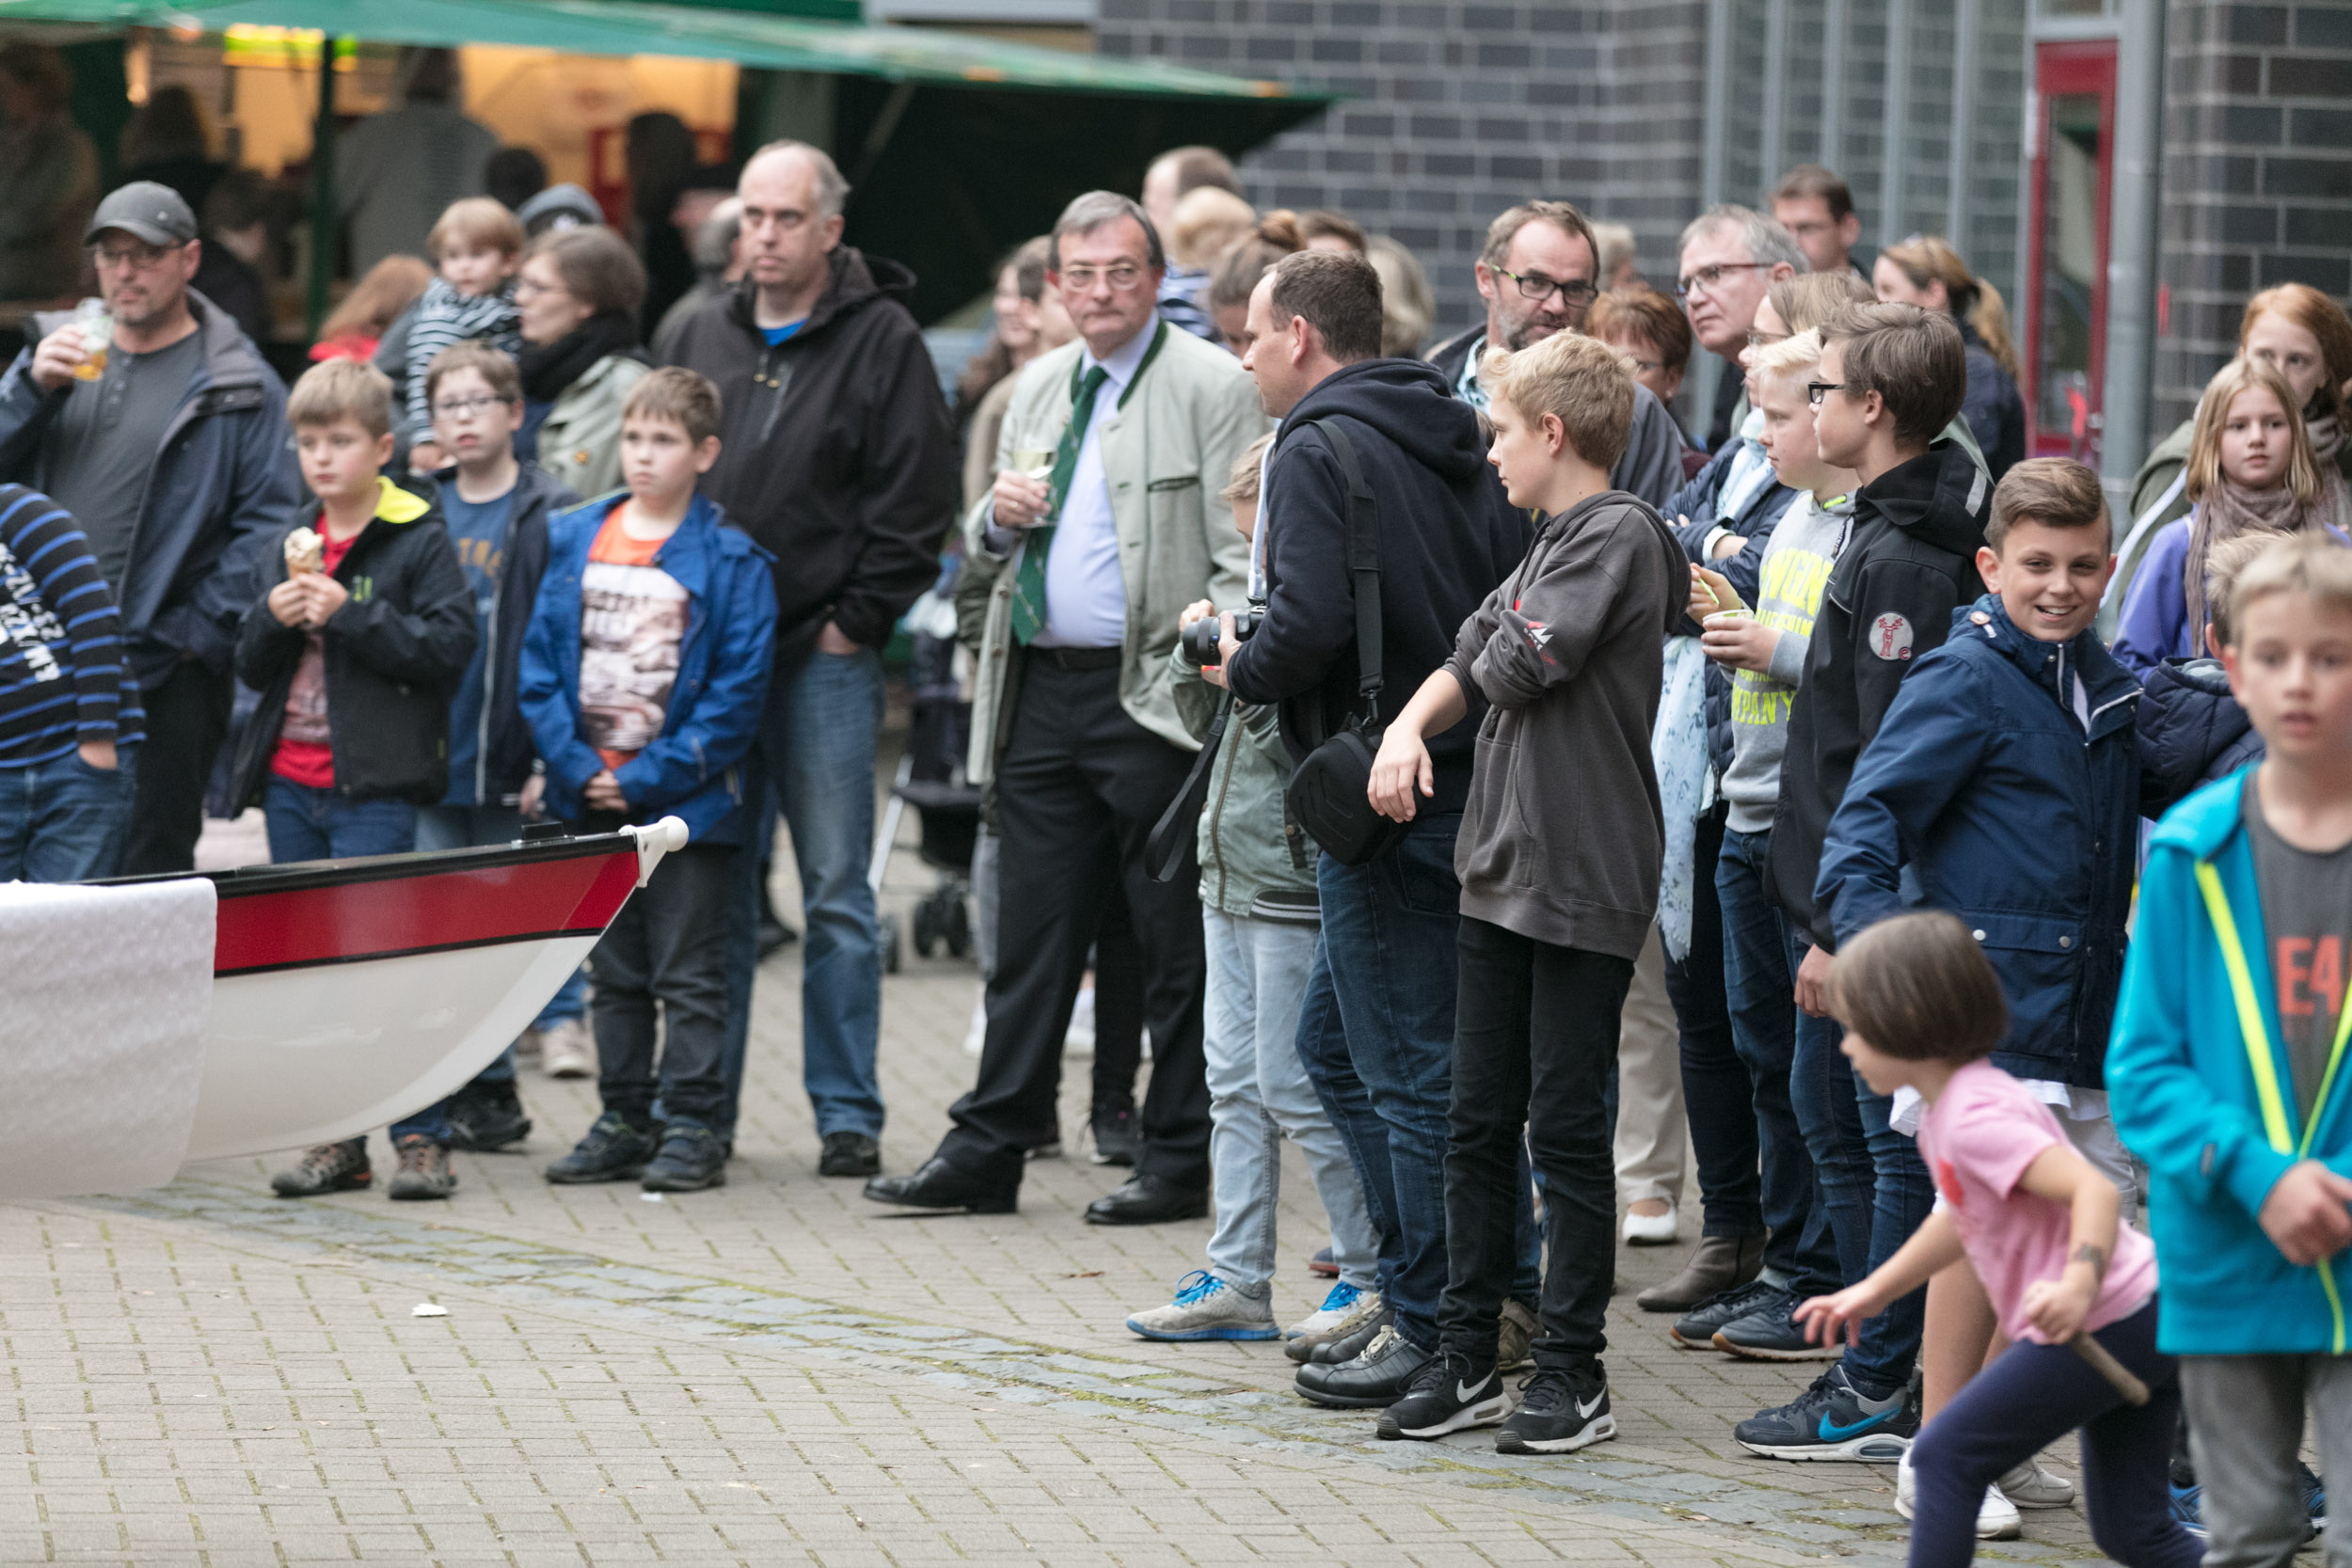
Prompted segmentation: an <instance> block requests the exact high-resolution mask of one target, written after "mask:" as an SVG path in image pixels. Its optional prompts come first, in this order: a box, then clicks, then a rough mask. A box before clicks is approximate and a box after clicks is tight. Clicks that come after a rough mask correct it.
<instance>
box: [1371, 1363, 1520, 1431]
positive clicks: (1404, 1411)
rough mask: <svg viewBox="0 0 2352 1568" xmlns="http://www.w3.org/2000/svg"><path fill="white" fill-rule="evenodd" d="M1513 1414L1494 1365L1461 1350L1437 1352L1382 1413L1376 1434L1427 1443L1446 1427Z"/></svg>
mask: <svg viewBox="0 0 2352 1568" xmlns="http://www.w3.org/2000/svg"><path fill="white" fill-rule="evenodd" d="M1510 1413H1511V1396H1510V1395H1508V1394H1506V1393H1504V1392H1503V1391H1502V1378H1500V1377H1498V1376H1496V1375H1495V1370H1494V1369H1493V1368H1492V1367H1479V1366H1473V1365H1472V1364H1471V1362H1470V1357H1469V1356H1467V1355H1464V1354H1461V1353H1460V1352H1459V1351H1446V1352H1440V1353H1439V1354H1436V1355H1433V1356H1431V1357H1430V1358H1429V1359H1428V1360H1427V1361H1425V1362H1423V1363H1422V1369H1421V1370H1420V1371H1417V1372H1415V1373H1414V1374H1413V1382H1412V1386H1411V1391H1410V1392H1408V1393H1407V1394H1406V1396H1405V1397H1404V1398H1403V1399H1401V1400H1399V1401H1397V1402H1395V1403H1394V1404H1392V1405H1391V1406H1389V1408H1388V1409H1386V1410H1384V1411H1382V1412H1381V1413H1380V1435H1381V1436H1383V1437H1385V1438H1389V1439H1391V1441H1393V1440H1394V1439H1396V1438H1399V1437H1412V1438H1417V1439H1420V1440H1422V1441H1423V1442H1426V1441H1427V1440H1428V1439H1430V1438H1432V1437H1443V1436H1444V1435H1445V1434H1446V1433H1449V1432H1461V1431H1465V1430H1467V1429H1468V1428H1470V1427H1487V1426H1492V1425H1494V1424H1495V1423H1496V1422H1497V1421H1499V1420H1501V1419H1502V1418H1503V1417H1505V1416H1507V1415H1509V1414H1510Z"/></svg>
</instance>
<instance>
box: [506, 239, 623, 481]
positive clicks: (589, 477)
mask: <svg viewBox="0 0 2352 1568" xmlns="http://www.w3.org/2000/svg"><path fill="white" fill-rule="evenodd" d="M644 302H645V268H644V262H642V261H638V260H637V253H636V252H635V251H633V250H631V249H630V248H629V247H628V241H626V240H624V239H622V238H621V237H620V236H619V235H618V234H615V233H614V232H612V230H610V229H606V228H604V227H602V226H601V225H590V226H583V227H581V228H579V229H559V230H554V231H552V232H550V233H547V234H542V235H540V236H539V237H538V238H537V239H535V240H533V241H532V242H531V247H530V248H529V249H528V250H526V251H524V252H523V265H522V273H521V276H520V277H518V278H517V279H516V284H515V307H516V309H517V310H519V311H520V312H521V313H522V330H523V352H522V356H521V362H522V376H523V409H524V415H523V430H524V438H525V439H528V438H529V437H530V436H532V433H533V432H535V433H536V436H537V455H536V457H535V458H534V461H535V462H537V464H538V465H539V467H540V469H541V470H542V471H543V472H545V473H546V474H547V475H548V477H549V478H550V479H553V480H554V481H555V482H556V483H559V484H561V485H563V486H564V487H565V488H566V489H569V490H571V491H573V492H574V493H576V494H579V495H582V496H600V495H603V494H604V493H605V492H606V491H608V490H613V489H617V488H619V486H620V483H621V404H624V403H626V402H628V393H629V388H632V387H634V386H636V385H637V383H638V382H639V381H641V380H643V379H644V376H645V373H646V371H647V369H648V368H649V367H648V366H647V365H646V363H645V352H644V349H642V348H640V347H639V346H638V344H637V312H638V309H639V307H641V306H643V305H644ZM517 444H518V445H519V444H520V443H519V442H518V443H517Z"/></svg>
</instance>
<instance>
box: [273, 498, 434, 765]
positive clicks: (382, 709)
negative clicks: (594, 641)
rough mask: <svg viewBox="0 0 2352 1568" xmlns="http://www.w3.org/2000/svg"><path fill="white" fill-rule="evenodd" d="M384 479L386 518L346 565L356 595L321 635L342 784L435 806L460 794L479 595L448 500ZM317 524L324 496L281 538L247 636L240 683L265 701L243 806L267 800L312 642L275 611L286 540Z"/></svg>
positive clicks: (342, 578)
mask: <svg viewBox="0 0 2352 1568" xmlns="http://www.w3.org/2000/svg"><path fill="white" fill-rule="evenodd" d="M376 483H377V485H378V494H377V498H376V504H375V515H374V517H373V519H372V520H371V521H370V522H369V524H368V526H367V527H366V528H364V529H362V530H360V531H359V536H358V538H357V539H355V540H353V541H352V542H351V548H350V549H349V550H347V551H346V552H344V555H343V558H342V560H341V561H340V562H336V565H335V574H334V575H335V580H336V581H337V582H340V583H342V585H343V586H344V588H346V589H348V590H349V591H350V594H351V598H350V600H349V602H347V603H346V604H344V606H343V607H342V609H341V610H337V611H335V613H334V615H333V616H331V617H330V618H329V619H328V620H327V623H326V626H323V627H321V628H320V631H319V638H320V642H321V645H322V649H323V652H324V653H325V656H326V722H327V729H328V734H329V738H330V744H331V745H332V747H333V750H334V752H335V785H334V788H335V793H336V794H337V795H340V796H342V797H343V798H344V799H345V800H410V801H414V802H415V803H416V804H418V805H421V806H429V805H432V804H434V803H435V802H437V800H440V799H441V797H442V796H444V795H446V794H447V793H448V792H449V696H450V692H451V691H452V690H453V689H454V688H455V687H456V685H457V683H458V681H460V680H461V679H463V678H464V676H465V673H466V665H467V663H468V662H469V660H471V659H472V657H473V650H474V643H475V640H476V637H477V635H478V634H477V633H476V631H475V629H474V620H475V615H474V607H473V589H472V588H471V587H470V586H469V585H468V583H467V581H466V570H465V568H464V567H463V566H461V565H459V564H458V562H457V551H456V548H455V546H452V545H451V544H450V541H449V531H448V529H446V528H445V527H443V526H442V523H441V509H440V506H439V505H438V503H437V502H436V501H434V500H433V499H430V498H428V497H424V496H420V495H418V494H417V493H415V492H414V491H411V490H405V489H403V488H402V487H401V486H400V485H398V484H396V483H393V482H392V481H391V480H390V479H389V478H387V479H379V480H378V481H377V482H376ZM318 520H319V503H318V502H317V501H316V500H313V501H311V502H310V504H309V505H307V506H305V507H304V508H303V509H302V517H301V520H300V523H299V524H298V525H289V526H288V527H287V528H286V529H285V530H283V531H280V532H278V533H277V534H275V535H273V536H271V537H270V539H269V540H268V549H267V552H266V554H265V555H264V556H263V557H262V560H263V562H264V564H263V566H262V596H261V597H260V598H258V599H256V600H254V602H253V607H252V609H250V610H247V611H246V617H245V625H244V626H243V627H242V628H241V629H240V631H239V633H238V636H237V676H238V678H239V679H240V680H243V681H244V682H245V683H246V685H247V686H250V687H252V688H253V689H255V690H257V691H259V692H260V693H261V694H262V701H261V705H260V706H258V707H256V708H255V709H254V711H253V717H252V719H251V720H250V721H247V722H246V727H245V734H244V735H243V736H240V737H239V739H238V742H237V767H236V782H235V786H234V789H233V791H232V793H231V796H230V799H231V800H234V801H235V802H236V804H237V805H238V807H239V808H240V809H242V808H244V807H246V806H252V805H258V804H260V803H261V800H262V790H263V788H264V786H265V785H266V784H268V783H269V777H270V770H269V769H270V759H271V758H272V757H273V756H274V755H275V754H276V752H277V751H278V731H279V729H280V728H281V727H282V726H283V725H284V724H285V721H286V695H287V692H288V691H289V690H290V689H292V687H293V685H294V671H295V670H296V669H297V668H298V667H299V666H300V665H301V663H302V653H303V649H304V647H305V645H306V644H307V643H308V641H309V634H308V633H307V632H305V631H303V630H302V629H301V628H300V627H298V626H287V625H285V624H284V623H283V622H281V621H279V620H278V617H277V616H275V615H273V614H271V613H270V608H269V593H270V590H271V589H274V588H276V587H277V586H278V584H279V583H281V582H283V581H285V580H286V550H285V541H286V535H287V534H289V533H292V532H293V531H294V527H295V526H306V527H316V526H317V525H318Z"/></svg>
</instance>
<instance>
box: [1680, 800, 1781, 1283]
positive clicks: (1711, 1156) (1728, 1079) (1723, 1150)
mask: <svg viewBox="0 0 2352 1568" xmlns="http://www.w3.org/2000/svg"><path fill="white" fill-rule="evenodd" d="M1726 812H1727V808H1725V807H1724V806H1722V805H1720V804H1719V805H1717V806H1716V808H1715V809H1714V810H1713V811H1712V812H1710V813H1708V815H1707V816H1702V817H1700V818H1699V827H1698V844H1697V862H1698V863H1697V867H1696V874H1695V876H1694V877H1693V879H1692V899H1691V950H1690V952H1689V953H1688V954H1686V955H1684V957H1683V958H1682V960H1681V962H1679V963H1677V962H1676V961H1675V957H1674V955H1673V954H1672V953H1669V954H1667V955H1666V996H1667V999H1668V1000H1669V1001H1671V1002H1672V1003H1673V1004H1674V1009H1675V1026H1676V1028H1677V1031H1679V1033H1680V1034H1681V1037H1682V1103H1683V1109H1684V1110H1685V1112H1686V1113H1687V1114H1688V1115H1689V1117H1690V1119H1691V1151H1692V1155H1693V1156H1695V1161H1694V1163H1695V1164H1697V1166H1698V1173H1699V1205H1700V1209H1701V1212H1702V1214H1703V1216H1704V1217H1703V1219H1702V1221H1701V1224H1700V1227H1699V1233H1700V1234H1701V1235H1703V1236H1756V1235H1761V1234H1762V1233H1763V1230H1764V1203H1763V1195H1762V1192H1761V1189H1760V1187H1759V1185H1758V1178H1757V1175H1756V1100H1755V1096H1754V1094H1753V1093H1752V1092H1751V1089H1750V1085H1749V1083H1748V1069H1747V1064H1746V1063H1744V1062H1742V1061H1741V1060H1740V1053H1739V1051H1738V1050H1737V1049H1736V1047H1735V1046H1734V1045H1733V1043H1732V1033H1731V1005H1730V1003H1729V1001H1728V999H1727V998H1726V997H1725V996H1724V917H1723V909H1722V906H1721V905H1720V904H1718V903H1717V902H1716V898H1715V860H1716V856H1717V855H1718V854H1719V853H1720V852H1721V851H1722V849H1723V845H1724V816H1725V815H1726ZM1790 1240H1791V1243H1792V1244H1793V1243H1794V1238H1793V1237H1792V1238H1791V1239H1790Z"/></svg>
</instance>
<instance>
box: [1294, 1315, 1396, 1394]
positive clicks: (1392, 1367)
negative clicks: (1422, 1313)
mask: <svg viewBox="0 0 2352 1568" xmlns="http://www.w3.org/2000/svg"><path fill="white" fill-rule="evenodd" d="M1429 1354H1430V1353H1429V1352H1427V1351H1425V1350H1423V1349H1422V1348H1421V1347H1420V1346H1419V1345H1417V1344H1415V1343H1413V1342H1412V1341H1411V1340H1410V1339H1407V1338H1405V1336H1404V1335H1402V1334H1399V1333H1398V1332H1397V1331H1396V1329H1395V1328H1394V1326H1393V1325H1392V1326H1391V1327H1388V1328H1384V1329H1382V1330H1381V1331H1380V1334H1379V1337H1378V1338H1375V1339H1374V1340H1373V1342H1372V1343H1371V1344H1369V1345H1367V1346H1365V1347H1364V1354H1361V1355H1359V1356H1358V1357H1356V1358H1355V1359H1354V1360H1353V1361H1342V1362H1340V1363H1339V1364H1338V1365H1336V1366H1334V1365H1330V1364H1328V1363H1326V1362H1321V1361H1310V1362H1308V1363H1307V1364H1306V1365H1305V1366H1303V1367H1301V1368H1299V1369H1298V1375H1297V1376H1296V1377H1295V1378H1293V1379H1292V1380H1291V1384H1292V1386H1294V1387H1295V1388H1296V1389H1297V1390H1298V1391H1299V1393H1300V1394H1302V1395H1303V1396H1305V1397H1306V1398H1308V1399H1311V1400H1312V1401H1314V1402H1315V1403H1317V1404H1327V1405H1332V1406H1334V1407H1336V1408H1338V1409H1341V1410H1386V1409H1387V1408H1388V1407H1389V1406H1390V1405H1392V1404H1394V1403H1395V1402H1397V1401H1399V1400H1401V1399H1403V1398H1404V1397H1405V1396H1406V1394H1407V1393H1409V1392H1411V1390H1412V1386H1413V1374H1414V1373H1416V1372H1418V1371H1420V1370H1422V1366H1423V1365H1424V1364H1425V1363H1427V1361H1428V1360H1429Z"/></svg>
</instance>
